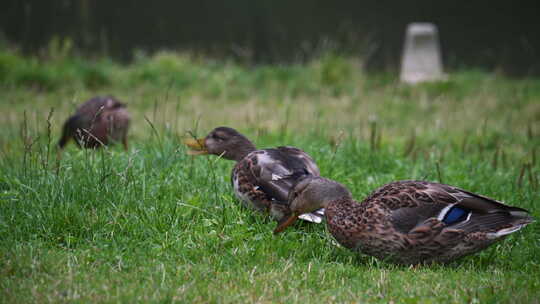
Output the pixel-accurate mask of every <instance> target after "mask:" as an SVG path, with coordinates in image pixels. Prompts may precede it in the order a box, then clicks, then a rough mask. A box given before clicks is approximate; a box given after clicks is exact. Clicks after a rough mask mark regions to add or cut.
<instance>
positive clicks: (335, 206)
mask: <svg viewBox="0 0 540 304" xmlns="http://www.w3.org/2000/svg"><path fill="white" fill-rule="evenodd" d="M363 209H365V204H359V203H358V202H357V201H355V200H354V199H352V198H351V197H346V196H344V197H342V198H338V199H335V200H332V201H331V202H329V203H328V204H327V205H326V206H325V211H324V214H325V216H326V217H327V218H332V217H341V218H344V217H347V216H350V215H353V216H354V214H358V213H361V212H363Z"/></svg>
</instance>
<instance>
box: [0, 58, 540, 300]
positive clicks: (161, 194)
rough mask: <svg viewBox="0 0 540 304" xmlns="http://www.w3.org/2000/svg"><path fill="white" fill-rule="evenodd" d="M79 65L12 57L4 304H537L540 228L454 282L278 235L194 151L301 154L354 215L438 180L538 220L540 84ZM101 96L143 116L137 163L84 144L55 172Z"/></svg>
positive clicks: (133, 156)
mask: <svg viewBox="0 0 540 304" xmlns="http://www.w3.org/2000/svg"><path fill="white" fill-rule="evenodd" d="M63 49H64V48H61V47H55V48H54V50H56V51H54V52H53V51H49V53H54V54H56V55H54V56H53V55H50V54H49V56H45V57H43V58H37V57H36V58H27V57H23V56H20V55H19V54H18V53H16V52H12V51H3V52H2V53H1V55H0V73H1V76H0V77H1V78H0V79H2V90H1V91H0V100H1V104H0V111H1V113H2V115H3V118H4V119H3V120H2V122H0V127H1V128H2V129H1V131H0V155H1V157H0V299H1V300H0V301H2V302H6V303H7V302H23V303H26V302H90V301H91V302H135V301H145V302H146V301H150V302H204V303H208V302H219V303H231V302H291V303H299V302H323V303H326V302H330V303H331V302H363V303H389V302H394V303H418V302H421V303H463V302H471V303H472V302H475V303H510V302H511V303H538V299H539V298H540V278H539V277H538V273H539V272H540V260H539V258H538V257H539V256H540V229H539V228H538V225H537V224H532V225H530V226H528V227H527V228H526V229H524V230H523V231H521V232H519V233H516V234H513V235H511V236H510V237H509V238H508V239H507V240H505V241H504V242H501V243H498V244H497V245H494V246H492V247H491V248H489V249H487V250H485V251H483V252H481V253H480V254H476V255H473V256H470V257H467V258H465V259H462V260H460V261H456V262H454V263H452V264H450V265H434V266H422V267H416V268H408V267H401V266H395V265H391V264H386V263H384V262H381V261H378V260H375V259H373V258H371V257H368V256H362V255H356V254H353V253H351V252H349V251H348V250H346V249H344V248H341V247H339V246H336V245H335V242H334V241H333V239H332V237H331V236H329V235H328V233H327V232H326V230H325V228H324V226H322V225H309V224H305V223H304V224H298V225H296V226H295V227H294V228H293V229H290V230H288V231H287V232H286V233H284V234H282V235H279V236H273V235H272V233H271V231H272V229H273V228H274V227H275V223H274V222H272V221H270V220H268V219H266V218H265V217H262V216H259V215H255V214H253V213H251V212H250V211H249V210H246V209H244V208H242V207H240V205H239V204H238V202H237V200H236V199H235V198H234V196H233V194H232V191H231V187H230V182H229V174H230V170H231V168H232V165H233V164H232V162H228V161H225V160H218V159H217V158H195V159H194V158H191V157H189V156H187V155H186V154H185V148H184V147H183V146H182V145H181V143H180V139H181V137H182V136H184V135H185V132H186V131H187V130H194V131H196V132H197V133H198V134H199V135H203V134H204V133H205V132H207V131H209V130H210V129H211V128H213V127H215V126H218V125H229V126H233V127H235V128H237V129H239V130H240V131H242V132H243V133H245V134H246V135H247V136H248V137H250V138H252V139H253V140H254V141H255V142H256V144H257V145H258V146H259V147H270V146H277V145H285V144H288V145H294V146H297V147H301V148H303V149H304V150H306V151H307V152H308V153H309V154H311V155H312V156H313V157H314V158H315V159H316V160H317V162H318V164H319V166H320V168H321V172H322V174H323V175H324V176H327V177H330V178H333V179H336V180H338V181H340V182H342V183H344V184H345V185H346V186H348V187H349V189H350V190H351V191H352V193H353V194H354V196H355V197H356V198H358V199H361V198H363V197H364V196H366V195H367V194H368V193H369V192H370V191H372V190H374V189H375V188H377V187H378V186H381V185H383V184H384V183H387V182H390V181H392V180H399V179H426V180H431V181H442V182H444V183H448V184H452V185H456V186H459V187H462V188H465V189H468V190H471V191H475V192H478V193H481V194H485V195H488V196H491V197H494V198H497V199H500V200H502V201H505V202H506V203H508V204H510V205H515V206H520V207H524V208H528V209H529V210H531V212H532V214H533V216H535V217H536V218H538V217H539V216H540V208H539V207H538V204H536V200H538V194H539V182H538V179H539V173H540V165H539V164H538V162H539V160H538V157H539V155H538V148H539V144H540V137H539V136H538V135H539V134H540V102H538V101H539V100H540V80H537V79H523V80H515V79H507V78H505V77H503V76H500V75H496V74H488V73H485V72H481V71H456V72H454V73H451V75H450V79H449V81H448V82H445V83H437V84H426V85H421V86H417V87H407V86H402V85H400V84H398V83H397V81H396V79H395V78H394V77H393V76H391V75H385V74H379V75H366V74H365V73H363V72H362V71H361V69H360V63H359V62H357V61H355V60H351V59H348V58H342V57H339V56H335V55H327V56H325V57H322V58H321V59H319V60H316V61H313V62H311V63H308V64H306V65H291V66H259V67H245V66H240V65H237V64H234V63H232V62H213V61H210V60H206V59H204V58H196V57H195V56H192V55H191V56H189V55H178V54H174V53H170V52H168V53H167V52H166V53H160V54H157V55H155V56H151V57H149V56H139V57H138V59H137V61H136V62H134V63H132V64H130V65H127V66H122V65H119V64H117V63H114V62H109V61H107V60H106V59H96V60H94V61H91V60H83V59H81V58H77V57H76V56H72V55H69V54H65V53H66V51H59V50H63ZM58 53H59V54H60V55H58ZM6 58H8V59H6ZM6 62H7V63H6ZM13 62H15V63H13ZM89 70H94V72H92V73H95V74H96V75H101V76H99V77H98V78H99V79H102V80H100V81H96V82H93V81H90V82H89V81H87V80H85V79H87V77H89V76H88V74H86V73H87V72H85V71H89ZM26 73H28V74H30V75H33V73H35V75H42V76H39V77H34V78H32V77H30V76H28V75H27V74H26ZM24 75H26V76H24ZM23 76H24V77H23ZM40 77H41V78H40ZM29 78H30V79H32V81H28V79H29ZM98 94H113V95H115V96H117V97H119V98H120V99H121V100H124V101H126V102H127V103H128V104H129V109H130V110H131V111H132V113H133V116H134V121H133V128H132V132H131V134H130V141H131V147H130V150H129V152H128V153H125V152H123V151H121V148H120V147H112V148H108V149H103V150H100V151H80V150H77V149H76V148H75V147H74V146H73V145H72V146H71V147H70V148H68V149H67V151H66V153H65V154H64V157H63V159H62V161H61V162H60V163H57V162H56V158H55V150H54V143H55V142H56V140H57V139H58V137H59V130H60V127H61V124H62V122H63V120H64V119H65V118H66V117H67V116H68V114H69V113H70V112H72V111H73V109H74V108H75V106H76V105H77V104H78V103H80V102H82V101H84V100H86V99H88V98H90V97H92V96H94V95H98ZM51 109H52V110H51Z"/></svg>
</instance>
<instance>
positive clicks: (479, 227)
mask: <svg viewBox="0 0 540 304" xmlns="http://www.w3.org/2000/svg"><path fill="white" fill-rule="evenodd" d="M533 221H534V218H533V217H532V216H530V215H529V214H528V213H527V212H525V211H522V210H515V211H514V210H511V211H509V212H496V213H487V214H478V213H474V212H473V214H472V216H471V217H470V218H469V219H468V220H466V221H464V222H460V223H456V224H455V225H452V228H454V229H462V230H463V231H465V232H467V233H473V232H486V235H487V236H488V237H489V238H499V237H502V236H505V235H508V234H510V233H513V232H516V231H518V230H520V229H521V228H523V227H525V226H526V225H527V224H530V223H532V222H533Z"/></svg>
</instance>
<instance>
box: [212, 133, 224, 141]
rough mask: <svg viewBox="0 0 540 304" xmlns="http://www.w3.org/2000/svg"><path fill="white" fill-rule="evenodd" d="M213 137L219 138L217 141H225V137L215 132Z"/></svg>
mask: <svg viewBox="0 0 540 304" xmlns="http://www.w3.org/2000/svg"><path fill="white" fill-rule="evenodd" d="M212 138H213V139H215V140H217V141H224V140H225V139H224V138H223V137H221V136H219V135H217V134H213V135H212Z"/></svg>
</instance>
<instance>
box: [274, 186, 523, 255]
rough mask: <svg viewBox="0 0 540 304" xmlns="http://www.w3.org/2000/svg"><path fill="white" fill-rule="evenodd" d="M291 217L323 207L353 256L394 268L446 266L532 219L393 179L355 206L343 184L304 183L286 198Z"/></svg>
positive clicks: (459, 192)
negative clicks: (370, 258)
mask: <svg viewBox="0 0 540 304" xmlns="http://www.w3.org/2000/svg"><path fill="white" fill-rule="evenodd" d="M288 200H289V204H290V209H291V215H290V216H289V218H288V219H287V220H284V221H282V223H281V224H279V225H278V226H277V227H276V229H275V230H274V234H277V233H280V232H282V231H284V230H285V229H286V228H287V227H288V226H290V225H292V224H293V223H294V222H295V220H296V219H297V217H298V214H302V213H306V212H311V211H312V210H316V209H319V208H325V218H326V223H327V228H328V231H329V232H330V234H332V236H333V237H334V238H335V239H336V240H337V242H338V243H339V244H340V245H342V246H344V247H346V248H348V249H350V250H353V251H356V252H360V253H363V254H367V255H370V256H374V257H375V258H378V259H381V260H385V261H388V262H391V263H395V264H406V265H416V264H429V263H447V262H450V261H453V260H456V259H458V258H461V257H464V256H466V255H470V254H473V253H475V252H478V251H480V250H482V249H485V248H487V247H488V246H490V245H492V244H494V243H495V242H498V241H500V240H502V239H504V238H505V237H506V236H508V235H509V234H511V233H514V232H516V231H518V230H520V229H522V228H523V227H525V226H526V225H527V224H529V223H531V222H532V221H533V218H532V217H531V216H530V215H529V211H527V210H525V209H522V208H519V207H511V206H507V205H505V204H503V203H501V202H499V201H496V200H494V199H492V198H489V197H486V196H482V195H478V194H475V193H472V192H469V191H466V190H463V189H460V188H457V187H453V186H449V185H445V184H440V183H435V182H428V181H413V180H411V181H409V180H406V181H396V182H391V183H389V184H386V185H384V186H382V187H380V188H379V189H377V190H375V191H374V192H372V193H371V194H370V195H369V196H368V197H367V198H366V199H364V200H363V201H362V202H361V203H358V202H357V201H355V200H354V199H353V198H352V196H351V192H350V191H349V190H348V189H347V188H346V187H345V186H343V185H342V184H340V183H338V182H336V181H333V180H330V179H327V178H323V177H307V178H305V179H303V180H301V181H299V182H298V183H297V184H296V185H295V186H294V187H293V188H292V189H291V192H290V193H289V198H288Z"/></svg>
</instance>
